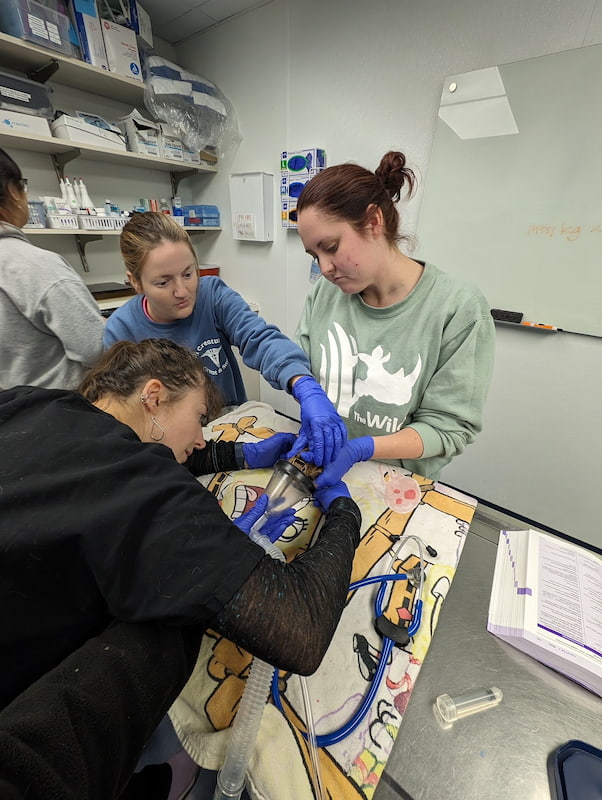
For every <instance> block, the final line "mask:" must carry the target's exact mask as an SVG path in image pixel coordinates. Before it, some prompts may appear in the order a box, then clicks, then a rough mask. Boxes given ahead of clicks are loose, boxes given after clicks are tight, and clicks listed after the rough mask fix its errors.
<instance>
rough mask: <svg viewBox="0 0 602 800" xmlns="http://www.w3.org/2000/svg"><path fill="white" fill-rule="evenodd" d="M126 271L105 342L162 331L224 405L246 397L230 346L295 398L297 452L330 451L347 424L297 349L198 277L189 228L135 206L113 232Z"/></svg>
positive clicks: (322, 457)
mask: <svg viewBox="0 0 602 800" xmlns="http://www.w3.org/2000/svg"><path fill="white" fill-rule="evenodd" d="M120 247H121V255H122V257H123V260H124V262H125V266H126V270H127V277H128V280H129V281H130V283H131V284H132V286H133V287H134V288H135V289H136V292H137V293H138V294H137V295H136V296H135V297H133V298H131V300H129V301H128V302H127V303H125V305H123V306H121V307H120V308H118V309H117V310H116V311H114V312H113V314H111V316H110V317H109V319H108V321H107V324H106V328H105V334H104V345H105V347H109V346H110V345H112V344H113V343H114V342H116V341H119V340H123V339H129V340H130V341H134V342H139V341H141V340H142V339H152V338H167V339H171V340H172V341H175V342H177V343H178V344H181V345H185V346H186V347H188V348H190V349H191V350H193V351H194V352H195V353H196V354H197V357H198V358H199V360H200V361H201V363H202V364H203V366H204V367H205V369H206V371H207V373H208V375H209V376H210V377H211V378H212V379H213V381H214V383H216V384H217V386H218V387H219V389H220V390H221V392H222V396H223V401H224V405H225V406H230V405H239V404H240V403H244V402H245V401H246V400H247V395H246V392H245V387H244V383H243V379H242V376H241V374H240V369H239V367H238V364H237V361H236V358H235V356H234V353H233V351H232V347H237V348H238V350H239V352H240V355H241V358H242V360H243V362H244V363H245V364H246V365H247V366H249V367H251V368H252V369H256V370H259V372H261V374H262V375H263V377H264V378H265V379H266V381H267V382H268V383H269V384H270V385H271V386H272V387H274V388H275V389H282V390H284V391H286V392H290V393H292V394H293V396H294V397H295V398H296V400H297V401H298V402H299V404H300V406H301V435H300V437H299V439H298V442H297V445H296V452H299V450H301V449H303V448H304V447H305V446H306V445H307V444H309V445H310V450H311V453H312V458H313V461H314V462H315V463H316V464H318V465H321V464H323V463H328V462H329V461H330V460H331V459H333V458H336V456H337V454H338V452H339V450H340V448H341V446H342V445H343V443H344V441H345V439H346V435H347V434H346V428H345V425H344V423H343V421H342V420H341V418H340V417H339V415H338V413H337V411H336V409H335V407H334V405H333V404H332V403H331V401H330V400H329V399H328V397H327V396H326V394H325V392H324V391H323V389H322V388H321V386H320V385H319V384H318V382H317V381H316V380H314V378H313V377H312V375H311V369H310V366H309V360H308V358H307V356H306V355H305V353H304V352H303V350H302V349H301V348H300V347H299V346H298V345H296V344H294V343H293V342H292V341H291V340H290V339H288V337H286V336H285V335H284V334H283V333H282V332H281V331H280V330H279V329H278V328H277V327H276V326H275V325H270V324H269V323H267V322H266V321H265V320H264V319H262V318H261V317H260V316H258V315H257V314H256V313H255V312H254V311H252V310H251V308H249V306H248V304H247V303H246V302H245V301H244V300H243V298H242V297H241V296H240V295H239V294H238V293H237V292H235V291H234V290H233V289H231V288H230V287H229V286H227V285H226V284H225V283H224V282H223V281H222V280H221V279H220V278H219V277H217V276H212V275H210V276H205V277H203V278H200V279H199V276H198V263H197V258H196V255H195V252H194V249H193V247H192V244H191V242H190V237H189V236H188V233H187V232H186V231H185V230H184V229H183V228H182V227H181V226H179V225H178V224H177V223H176V222H175V221H174V220H173V219H172V218H171V217H170V216H169V215H167V214H161V213H159V212H155V211H148V212H145V213H143V214H135V215H134V216H133V217H132V219H131V220H130V221H129V222H128V223H127V224H126V225H125V227H124V229H123V231H122V233H121V238H120Z"/></svg>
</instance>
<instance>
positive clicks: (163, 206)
mask: <svg viewBox="0 0 602 800" xmlns="http://www.w3.org/2000/svg"><path fill="white" fill-rule="evenodd" d="M159 211H160V212H161V213H162V214H171V208H170V207H169V203H168V202H167V200H166V199H165V198H164V197H162V198H161V199H160V200H159Z"/></svg>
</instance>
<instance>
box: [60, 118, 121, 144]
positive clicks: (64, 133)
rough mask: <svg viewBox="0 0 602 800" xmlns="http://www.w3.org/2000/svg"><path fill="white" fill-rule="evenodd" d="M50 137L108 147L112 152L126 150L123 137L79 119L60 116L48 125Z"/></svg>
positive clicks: (113, 131)
mask: <svg viewBox="0 0 602 800" xmlns="http://www.w3.org/2000/svg"><path fill="white" fill-rule="evenodd" d="M50 128H51V130H52V135H53V136H56V137H57V138H58V139H68V140H69V141H71V142H82V144H92V145H95V146H96V147H109V148H111V149H112V150H124V151H125V150H127V147H126V143H125V137H124V136H123V134H121V133H120V132H118V131H115V130H110V131H108V130H104V128H99V127H98V126H97V125H91V124H90V123H89V122H85V121H84V120H83V119H80V118H79V117H70V116H69V115H68V114H62V115H61V116H60V117H58V119H55V120H53V121H52V122H51V123H50Z"/></svg>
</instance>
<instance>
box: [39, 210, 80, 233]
mask: <svg viewBox="0 0 602 800" xmlns="http://www.w3.org/2000/svg"><path fill="white" fill-rule="evenodd" d="M46 219H47V220H48V227H49V228H58V229H59V230H63V231H75V230H77V229H78V228H79V224H78V221H77V217H76V216H75V214H48V215H47V217H46Z"/></svg>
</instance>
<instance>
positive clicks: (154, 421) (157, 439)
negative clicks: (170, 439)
mask: <svg viewBox="0 0 602 800" xmlns="http://www.w3.org/2000/svg"><path fill="white" fill-rule="evenodd" d="M152 420H153V424H152V426H151V430H150V438H151V439H152V440H153V442H160V441H161V440H162V439H163V437H164V436H165V431H164V430H163V428H162V427H161V426H160V425H159V423H158V422H157V417H153V418H152ZM155 426H156V427H157V428H159V430H160V431H161V436H153V430H154V429H155Z"/></svg>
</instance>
